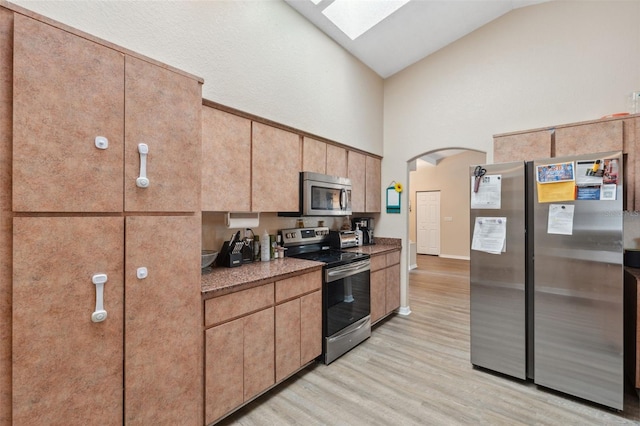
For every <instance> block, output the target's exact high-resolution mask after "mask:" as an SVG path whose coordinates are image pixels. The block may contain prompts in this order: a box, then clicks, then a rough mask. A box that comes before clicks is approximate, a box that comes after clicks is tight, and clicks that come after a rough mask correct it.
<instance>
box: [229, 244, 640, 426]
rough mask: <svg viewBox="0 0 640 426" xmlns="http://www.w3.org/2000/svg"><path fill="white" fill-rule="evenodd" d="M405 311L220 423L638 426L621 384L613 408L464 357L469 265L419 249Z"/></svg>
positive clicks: (638, 415) (639, 415) (633, 401)
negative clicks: (620, 397) (618, 406)
mask: <svg viewBox="0 0 640 426" xmlns="http://www.w3.org/2000/svg"><path fill="white" fill-rule="evenodd" d="M409 283H410V284H409V300H410V307H411V311H412V313H411V315H409V316H406V317H403V316H399V315H394V316H392V317H391V318H389V319H387V320H385V321H383V322H382V323H380V324H378V325H377V326H376V327H374V331H373V335H372V337H371V338H370V339H368V340H367V341H365V342H364V343H362V344H360V345H359V346H358V347H356V348H355V349H353V350H351V351H350V352H349V353H347V354H345V355H344V356H342V357H341V358H339V359H338V360H336V361H335V362H334V363H332V364H331V365H329V366H325V365H321V364H315V365H313V366H311V367H309V368H307V369H305V370H303V371H301V372H300V373H298V374H296V375H295V376H293V377H292V378H290V379H289V380H288V381H287V382H285V383H283V384H282V385H280V386H279V387H277V388H275V389H273V390H271V391H270V392H268V393H267V394H265V395H263V396H262V397H260V398H258V399H257V400H255V401H253V402H252V403H250V404H249V405H247V406H245V407H244V408H242V409H241V410H239V411H238V412H236V413H234V414H233V415H231V416H230V417H228V418H226V419H225V420H223V421H222V422H221V423H220V424H221V425H236V424H237V425H305V426H306V425H614V424H635V425H637V424H640V411H639V401H638V397H637V394H636V393H635V391H634V390H632V389H628V392H627V397H626V399H625V410H624V411H623V412H617V411H615V410H610V409H608V408H604V407H602V406H598V405H594V404H591V403H589V402H585V401H583V400H578V399H575V398H572V397H570V396H567V395H564V394H560V393H556V392H553V391H549V390H545V389H543V388H540V387H538V386H536V385H535V384H533V383H531V382H523V381H520V380H517V379H511V378H508V377H505V376H502V375H499V374H493V373H490V372H487V371H486V370H481V369H476V368H473V366H472V365H471V364H470V362H469V262H468V261H464V260H451V259H442V258H438V257H434V256H426V255H419V256H418V268H417V269H414V270H413V271H411V272H410V276H409Z"/></svg>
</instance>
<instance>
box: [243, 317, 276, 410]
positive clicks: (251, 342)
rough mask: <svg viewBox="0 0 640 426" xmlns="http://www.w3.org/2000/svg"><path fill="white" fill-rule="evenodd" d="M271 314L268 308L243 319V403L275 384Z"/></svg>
mask: <svg viewBox="0 0 640 426" xmlns="http://www.w3.org/2000/svg"><path fill="white" fill-rule="evenodd" d="M273 312H274V311H273V308H268V309H265V310H263V311H259V312H256V313H255V314H252V315H249V316H247V317H245V318H243V320H244V399H245V401H246V400H248V399H251V398H253V397H254V396H256V395H257V394H259V393H260V392H262V391H264V390H265V389H267V388H268V387H270V386H272V385H273V384H274V383H275V381H274V373H275V368H274V329H273V326H274V313H273Z"/></svg>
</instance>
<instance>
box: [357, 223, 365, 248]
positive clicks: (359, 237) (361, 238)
mask: <svg viewBox="0 0 640 426" xmlns="http://www.w3.org/2000/svg"><path fill="white" fill-rule="evenodd" d="M356 241H357V242H358V245H359V246H361V245H362V243H363V242H364V234H363V232H362V230H361V229H360V222H356Z"/></svg>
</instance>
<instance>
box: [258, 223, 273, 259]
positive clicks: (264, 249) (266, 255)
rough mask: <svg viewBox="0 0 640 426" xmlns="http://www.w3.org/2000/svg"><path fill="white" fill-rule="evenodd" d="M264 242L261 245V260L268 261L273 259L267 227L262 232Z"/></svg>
mask: <svg viewBox="0 0 640 426" xmlns="http://www.w3.org/2000/svg"><path fill="white" fill-rule="evenodd" d="M261 240H262V242H261V245H260V260H261V261H263V262H268V261H270V260H271V248H270V247H269V233H268V232H267V230H266V229H265V230H264V232H263V233H262V238H261Z"/></svg>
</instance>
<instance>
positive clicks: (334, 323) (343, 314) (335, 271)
mask: <svg viewBox="0 0 640 426" xmlns="http://www.w3.org/2000/svg"><path fill="white" fill-rule="evenodd" d="M370 270H371V261H370V259H365V260H359V261H356V262H352V263H348V264H346V265H340V266H331V265H330V264H329V265H327V266H326V267H325V271H324V272H325V274H324V280H323V292H322V298H323V302H322V305H323V307H324V313H325V315H324V324H323V331H324V344H323V348H324V350H323V361H324V363H325V364H329V363H331V362H333V361H334V360H335V359H336V358H338V357H339V356H341V355H343V354H344V353H346V352H348V351H349V350H351V349H353V348H354V347H355V346H357V345H358V344H360V343H361V342H362V341H364V340H366V339H367V338H369V337H370V336H371V315H370V314H371V287H370Z"/></svg>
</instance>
